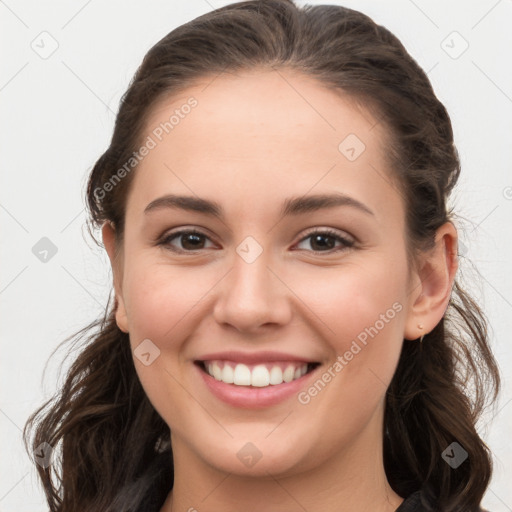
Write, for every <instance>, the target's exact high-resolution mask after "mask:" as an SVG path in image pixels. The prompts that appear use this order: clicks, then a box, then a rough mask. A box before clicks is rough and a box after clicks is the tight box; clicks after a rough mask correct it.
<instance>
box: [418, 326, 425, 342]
mask: <svg viewBox="0 0 512 512" xmlns="http://www.w3.org/2000/svg"><path fill="white" fill-rule="evenodd" d="M418 329H422V330H423V324H418ZM424 337H425V335H424V334H422V335H421V337H420V343H422V342H423V338H424Z"/></svg>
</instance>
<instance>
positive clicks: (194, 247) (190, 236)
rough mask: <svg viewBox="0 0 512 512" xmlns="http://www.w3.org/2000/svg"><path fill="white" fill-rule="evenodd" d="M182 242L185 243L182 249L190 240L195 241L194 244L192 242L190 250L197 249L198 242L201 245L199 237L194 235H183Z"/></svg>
mask: <svg viewBox="0 0 512 512" xmlns="http://www.w3.org/2000/svg"><path fill="white" fill-rule="evenodd" d="M184 240H185V243H183V244H182V245H183V247H185V248H186V247H187V243H188V242H189V241H190V240H195V242H196V243H194V242H192V244H191V245H192V247H191V248H192V249H197V242H199V244H200V243H201V240H200V235H195V234H189V235H184Z"/></svg>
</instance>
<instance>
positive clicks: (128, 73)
mask: <svg viewBox="0 0 512 512" xmlns="http://www.w3.org/2000/svg"><path fill="white" fill-rule="evenodd" d="M226 3H229V2H221V1H213V0H209V1H206V0H193V1H187V2H178V1H176V0H174V1H167V2H164V1H157V0H155V1H152V2H142V1H141V2H134V1H121V0H113V1H109V2H100V1H98V0H89V1H74V2H71V1H66V2H64V1H60V2H57V1H50V2H37V1H36V0H28V1H25V2H23V4H21V3H19V2H16V1H15V0H5V1H0V24H1V26H0V48H1V52H2V55H1V67H0V69H1V74H0V109H1V112H0V119H1V124H0V126H1V135H0V137H1V142H2V145H1V160H0V162H1V170H2V173H1V180H2V181H1V187H0V222H1V225H2V237H1V251H2V266H1V273H0V300H1V314H2V317H1V318H2V321H1V323H0V329H1V354H0V357H1V388H0V389H1V396H0V446H1V458H0V461H1V468H0V512H14V511H16V512H24V511H29V510H30V511H32V512H38V511H43V510H47V508H46V506H45V501H44V498H43V492H42V489H41V488H40V486H39V483H38V480H37V478H36V471H35V468H33V467H32V465H31V463H30V461H29V459H28V457H27V455H26V453H25V450H24V448H23V445H22V443H21V429H22V428H23V425H24V423H25V421H26V419H27V417H28V415H29V414H30V413H31V412H32V411H33V410H34V409H35V408H36V407H37V406H38V405H40V404H41V403H42V401H43V399H48V398H49V397H50V396H51V395H52V394H53V392H54V391H55V387H56V384H57V373H56V370H57V368H58V363H60V362H61V360H62V357H63V356H64V354H63V353H62V352H58V353H57V354H56V356H55V357H54V358H52V360H50V363H49V366H48V370H47V373H46V374H45V379H44V380H42V376H43V375H42V372H43V368H44V365H45V363H46V361H47V360H48V358H49V356H50V353H51V352H52V351H53V350H54V349H55V348H56V347H57V345H58V344H59V343H60V342H61V341H62V340H63V339H64V338H65V337H67V336H69V335H71V334H73V333H74V332H76V331H77V330H78V329H79V328H81V327H83V326H85V325H86V324H87V323H89V322H90V321H91V320H93V319H95V318H97V317H98V316H99V315H101V314H102V312H103V310H104V306H105V304H106V300H107V296H108V291H109V288H110V282H111V276H110V271H109V266H108V260H107V258H106V256H105V255H104V254H103V250H102V249H100V248H98V247H96V246H95V245H94V244H93V243H92V241H91V240H90V238H89V237H88V235H87V232H86V230H85V212H84V204H85V203H84V199H83V197H84V187H85V183H86V177H87V175H88V173H89V171H90V169H91V167H92V165H93V164H94V162H95V161H96V159H97V158H98V157H99V156H100V155H101V153H102V152H103V151H104V150H105V149H106V148H107V146H108V143H109V140H110V137H111V135H112V128H113V123H114V119H115V112H116V111H117V106H118V102H119V100H120V97H121V95H122V94H123V93H124V91H125V90H126V88H127V86H128V83H129V81H130V79H131V77H132V75H133V73H134V72H135V70H136V68H137V67H138V65H139V64H140V62H141V60H142V58H143V56H144V54H145V53H146V52H147V50H148V49H149V48H150V47H151V46H152V45H153V44H154V43H156V42H157V41H158V40H159V39H160V38H161V37H163V36H164V35H165V34H167V33H168V32H170V31H171V30H172V29H174V28H175V27H177V26H178V25H181V24H182V23H184V22H186V21H189V20H190V19H192V18H194V17H196V16H198V15H200V14H203V13H206V12H208V11H210V10H212V9H213V8H217V7H220V6H221V5H225V4H226ZM302 3H303V2H301V4H302ZM309 3H315V4H316V3H325V2H309ZM340 3H341V2H340ZM343 5H345V6H347V7H352V8H355V9H358V10H361V11H362V12H364V13H366V14H368V15H370V16H371V17H372V18H373V19H374V20H375V21H377V22H378V23H380V24H383V25H384V26H386V27H387V28H389V29H390V30H391V31H392V32H393V33H395V34H396V35H397V36H398V37H399V38H400V39H401V41H402V42H403V43H404V45H405V46H406V48H407V49H408V50H409V52H410V53H411V54H412V55H413V57H414V58H416V60H417V61H418V62H419V64H420V65H421V66H422V67H423V68H424V69H425V70H426V71H428V73H429V77H430V79H431V81H432V83H433V85H434V89H435V91H436V93H437V95H438V97H439V98H440V99H441V101H443V102H444V103H445V105H446V106H447V108H448V111H449V113H450V115H451V118H452V122H453V126H454V131H455V139H456V144H457V146H458V149H459V152H460V156H461V160H462V167H463V172H462V176H461V180H460V182H459V185H458V187H457V190H456V193H455V194H454V196H453V204H454V205H455V207H456V209H457V210H456V211H458V213H459V215H460V216H461V217H462V218H463V219H465V221H464V223H463V224H460V226H461V227H462V228H463V230H464V231H463V232H462V233H461V237H462V241H463V244H464V245H465V246H466V247H467V252H466V254H465V258H464V259H465V260H471V261H472V262H473V263H474V264H475V265H476V267H477V269H478V272H479V274H477V273H476V271H475V270H471V273H470V274H467V275H468V276H469V279H470V280H471V282H472V283H473V284H474V292H475V294H476V295H477V297H478V300H479V302H480V304H481V306H483V308H484V310H485V311H486V313H487V315H488V317H489V319H490V323H491V325H492V339H491V341H492V347H493V350H494V351H495V354H496V356H497V358H498V361H499V363H500V367H501V369H502V371H503V380H504V386H503V391H502V393H501V396H500V401H499V403H498V405H497V407H496V410H495V417H494V420H493V421H492V422H491V419H492V418H491V415H490V414H489V415H488V416H487V417H486V418H484V421H482V422H481V423H480V425H479V432H480V434H481V435H482V436H483V437H484V439H485V440H486V442H487V443H488V445H489V447H490V448H491V450H492V452H493V456H494V462H495V473H494V476H493V479H492V482H491V484H490V487H489V488H488V491H487V494H486V496H485V498H484V500H483V505H484V506H485V507H486V508H488V509H489V510H491V512H501V511H512V487H511V486H510V483H509V482H510V470H511V469H512V445H511V441H510V439H511V437H512V436H511V434H512V403H511V402H512V384H511V379H510V374H511V371H510V368H511V367H512V350H511V338H510V332H511V322H510V318H511V316H512V277H511V276H512V272H511V263H512V243H511V236H510V233H511V229H510V224H511V223H510V221H511V219H512V189H511V187H512V173H511V167H510V166H511V162H512V71H511V69H512V68H511V62H512V61H511V50H512V30H511V29H510V27H511V26H512V1H511V0H498V1H497V0H478V1H476V0H473V1H471V2H469V1H461V0H458V1H451V2H445V1H442V0H435V1H432V0H430V1H427V0H414V1H413V0H394V1H386V2H383V1H380V0H366V1H365V0H359V1H355V0H354V1H348V0H347V1H345V2H343ZM43 31H46V32H48V33H49V34H50V35H51V37H50V36H48V35H43V36H40V34H41V32H43ZM453 31H457V32H458V33H459V34H460V35H461V36H462V38H464V40H465V41H467V43H468V44H469V47H468V48H467V50H466V51H465V52H464V53H462V55H460V56H459V57H458V58H453V56H454V55H455V54H457V53H458V52H459V51H460V50H461V49H463V46H462V45H463V44H465V43H464V40H463V39H460V38H458V36H456V35H455V36H454V35H453V34H452V33H453ZM42 37H44V38H46V39H45V43H44V45H45V48H46V49H48V48H51V44H52V43H51V38H53V39H54V40H55V41H56V43H54V44H58V48H57V49H56V51H55V52H54V53H53V54H52V55H51V56H49V57H48V58H46V59H43V58H41V57H40V56H39V54H38V53H36V52H35V51H34V50H33V49H32V47H31V45H33V46H35V45H36V44H38V45H39V46H40V47H41V46H42V45H43V43H41V42H40V41H41V38H42ZM447 37H448V39H447ZM33 41H34V43H33ZM443 41H445V42H444V43H443ZM449 47H452V48H451V49H450V48H449ZM40 51H42V50H40ZM447 51H448V52H451V53H452V56H450V55H449V54H448V53H447ZM42 237H48V238H49V239H50V240H51V241H52V242H53V243H54V244H55V246H56V247H57V249H58V252H57V254H56V255H55V256H54V257H53V258H51V259H50V260H49V261H48V262H46V263H43V262H41V261H40V260H39V259H38V258H36V256H35V255H34V254H33V253H32V247H33V246H34V245H35V244H36V243H37V242H38V241H39V240H40V239H41V238H42ZM463 263H464V262H463ZM465 267H466V266H465V265H463V268H465ZM467 268H468V272H469V271H470V267H467ZM67 366H68V365H67V364H66V365H65V366H64V368H67ZM507 470H508V473H509V477H508V478H507V476H506V474H507ZM507 481H508V485H507Z"/></svg>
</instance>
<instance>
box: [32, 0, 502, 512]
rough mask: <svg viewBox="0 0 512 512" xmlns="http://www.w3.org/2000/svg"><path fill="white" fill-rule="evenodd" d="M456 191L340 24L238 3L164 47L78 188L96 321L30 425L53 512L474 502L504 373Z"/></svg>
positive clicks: (338, 14)
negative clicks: (469, 270)
mask: <svg viewBox="0 0 512 512" xmlns="http://www.w3.org/2000/svg"><path fill="white" fill-rule="evenodd" d="M459 173H460V165H459V160H458V156H457V152H456V149H455V147H454V145H453V134H452V127H451V123H450V119H449V117H448V114H447V112H446V110H445V108H444V107H443V105H442V104H441V103H440V102H439V100H438V99H437V98H436V96H435V94H434V92H433V90H432V87H431V85H430V82H429V80H428V78H427V76H426V74H425V73H424V72H423V70H421V68H420V67H419V66H418V65H417V63H416V62H415V61H414V60H413V59H412V58H411V57H410V56H409V54H408V53H407V52H406V50H405V49H404V47H403V46H402V45H401V43H400V42H399V41H398V40H397V39H396V37H394V36H393V35H392V34H391V33H390V32H389V31H387V30H386V29H385V28H383V27H381V26H379V25H376V24H375V23H374V22H373V21H372V20H371V19H370V18H368V17H367V16H365V15H363V14H361V13H359V12H357V11H353V10H350V9H346V8H343V7H337V6H316V7H310V6H308V7H304V8H299V7H297V6H295V5H294V4H293V3H292V2H291V1H289V0H268V1H263V2H261V1H249V2H241V3H236V4H231V5H228V6H226V7H223V8H220V9H217V10H215V11H213V12H210V13H208V14H206V15H204V16H201V17H199V18H197V19H195V20H193V21H191V22H190V23H187V24H185V25H183V26H181V27H179V28H177V29H176V30H174V31H172V32H171V33H170V34H168V35H167V36H166V37H164V38H163V39H162V40H161V41H160V42H158V43H157V44H156V45H155V46H154V47H153V48H152V49H151V50H150V51H149V52H148V54H147V55H146V57H145V58H144V61H143V62H142V65H141V67H140V68H139V69H138V71H137V73H136V75H135V77H134V79H133V81H132V83H131V84H130V86H129V88H128V91H127V92H126V94H125V95H124V97H123V99H122V101H121V106H120V109H119V113H118V115H117V120H116V125H115V129H114V134H113V137H112V140H111V143H110V146H109V148H108V149H107V151H106V152H105V153H104V154H103V155H102V156H101V157H100V158H99V160H98V161H97V163H96V165H95V166H94V168H93V170H92V172H91V175H90V178H89V183H88V191H87V199H88V206H89V210H90V215H91V222H92V227H94V228H101V231H102V239H103V243H104V246H105V249H106V251H107V254H108V256H109V258H110V262H111V265H112V270H113V287H114V291H115V300H114V303H113V304H112V305H109V307H107V310H106V312H105V317H104V318H103V319H101V320H99V321H98V322H96V323H95V324H94V325H93V326H89V327H88V328H86V329H84V330H83V331H82V332H81V334H85V333H86V332H87V330H88V329H89V328H91V327H95V330H94V331H93V332H92V333H91V334H90V335H89V338H88V339H89V343H88V344H87V345H86V346H85V347H84V348H83V349H82V352H81V353H80V355H79V357H78V358H77V359H76V361H75V362H74V365H73V366H72V368H71V369H70V371H69V374H68V377H67V380H66V382H65V385H64V387H63V389H62V390H61V392H60V394H59V395H58V396H56V397H55V399H54V401H53V402H52V403H51V404H50V403H47V404H45V406H43V407H41V408H40V409H39V410H38V411H36V412H35V413H34V414H33V415H32V416H31V418H29V421H28V422H27V426H26V430H27V431H28V430H29V429H30V428H33V427H34V425H35V423H36V421H37V428H35V435H34V438H33V440H32V442H31V451H32V450H34V449H35V448H36V447H38V446H40V445H41V443H43V442H46V443H48V444H49V445H50V446H52V447H57V445H59V446H61V447H62V459H61V461H62V470H61V474H60V475H59V478H61V480H62V486H61V487H60V488H59V487H57V486H56V485H55V483H54V481H53V478H54V475H53V474H52V472H54V471H55V469H54V467H53V466H54V464H52V465H49V466H48V467H41V466H38V471H39V475H40V477H41V479H42V482H43V484H44V487H45V492H46V496H47V500H48V503H49V506H50V509H51V511H52V512H53V511H55V512H56V511H62V512H74V511H82V510H94V511H141V512H142V511H148V512H149V511H152V512H153V511H154V512H158V511H159V512H176V511H178V510H188V511H193V510H198V511H203V510H204V511H232V510H237V511H238V510H246V511H253V510H254V511H255V510H269V511H273V512H280V511H288V512H289V511H299V510H307V511H309V512H314V511H318V510H323V511H325V510H329V511H331V510H332V511H334V510H336V511H342V510H343V511H355V510H357V511H359V510H372V511H386V512H387V511H389V512H391V511H396V512H412V511H427V510H428V511H430V510H432V511H434V510H437V511H450V512H451V511H479V510H482V509H481V508H480V502H481V499H482V497H483V495H484V493H485V490H486V488H487V485H488V483H489V481H490V478H491V470H492V458H491V454H490V452H489V450H488V448H487V446H486V445H485V443H484V442H483V440H482V439H481V438H480V437H479V435H478V433H477V431H476V429H475V424H476V421H477V419H478V417H479V415H480V413H481V411H482V410H483V407H484V405H485V404H486V400H487V399H489V401H490V402H492V401H494V400H495V399H496V397H497V394H498V390H499V385H500V377H499V373H498V368H497V364H496V361H495V359H494V357H493V355H492V353H491V351H490V348H489V345H488V339H487V334H486V322H485V318H484V316H483V314H482V312H481V311H480V310H479V308H478V306H477V305H476V304H475V303H474V301H473V300H472V299H471V298H470V297H469V296H468V295H467V294H466V293H465V292H464V291H463V289H462V288H461V287H460V286H459V285H458V282H457V280H456V275H457V268H458V264H457V230H456V228H455V225H454V223H453V216H452V212H451V211H449V210H448V208H447V200H448V197H449V194H450V192H451V190H452V188H453V187H454V185H455V183H456V181H457V179H458V176H459ZM470 384H472V385H473V386H474V390H475V393H474V396H473V397H472V399H470V398H469V394H468V386H469V385H470ZM47 407H48V408H47Z"/></svg>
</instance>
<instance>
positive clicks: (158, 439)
mask: <svg viewBox="0 0 512 512" xmlns="http://www.w3.org/2000/svg"><path fill="white" fill-rule="evenodd" d="M256 68H262V69H275V70H279V69H285V68H288V69H293V70H296V71H299V72H301V73H302V74H303V75H305V76H309V77H313V78H315V79H316V80H317V81H318V82H319V83H321V84H323V85H324V86H326V87H329V88H332V89H333V90H338V91H340V92H341V93H343V94H347V95H349V96H351V97H353V98H354V99H356V100H357V101H360V102H362V104H364V105H366V106H368V107H369V108H371V109H372V112H373V113H374V114H375V115H376V116H377V118H378V119H379V122H382V123H384V126H386V128H387V130H388V132H389V134H390V140H391V141H392V144H391V147H390V152H389V158H390V159H391V163H392V165H391V168H392V169H393V178H394V180H395V181H396V182H397V183H398V184H399V187H400V190H401V193H402V194H403V197H404V200H405V205H406V225H407V244H408V247H409V248H410V249H411V251H412V252H411V254H418V252H419V251H421V250H424V249H426V248H428V247H431V246H432V243H433V240H434V236H435V232H436V230H437V228H439V227H440V226H441V225H442V224H443V223H445V222H446V221H447V220H450V219H451V218H452V212H451V211H448V209H447V200H448V197H449V194H450V192H451V190H452V188H453V187H454V185H455V183H456V182H457V179H458V177H459V173H460V162H459V158H458V154H457V150H456V148H455V146H454V141H453V132H452V126H451V122H450V119H449V116H448V114H447V112H446V109H445V107H444V106H443V105H442V104H441V102H440V101H439V100H438V99H437V97H436V95H435V93H434V91H433V89H432V86H431V84H430V82H429V80H428V77H427V76H426V74H425V72H424V71H423V70H422V69H421V67H420V66H419V65H418V64H417V63H416V61H415V60H414V59H413V58H412V57H411V56H410V55H409V54H408V53H407V51H406V50H405V48H404V46H403V45H402V44H401V43H400V41H399V40H398V39H397V38H396V37H395V36H394V35H393V34H391V33H390V32H389V31H388V30H387V29H386V28H384V27H382V26H380V25H378V24H376V23H375V22H374V21H373V20H372V19H371V18H369V17H368V16H366V15H364V14H362V13H360V12H357V11H354V10H351V9H347V8H344V7H340V6H330V5H319V6H304V7H300V8H299V7H298V6H296V5H295V4H294V3H293V2H292V1H291V0H264V1H258V0H253V1H247V2H239V3H235V4H231V5H227V6H225V7H222V8H219V9H217V10H214V11H212V12H209V13H207V14H205V15H203V16H200V17H198V18H196V19H194V20H192V21H190V22H189V23H186V24H184V25H182V26H180V27H178V28H176V29H175V30H173V31H172V32H170V33H169V34H168V35H166V36H165V37H164V38H163V39H161V40H160V41H159V42H158V43H157V44H155V45H154V46H153V47H152V48H151V49H150V50H149V52H148V53H147V54H146V56H145V57H144V59H143V62H142V64H141V65H140V67H139V68H138V70H137V71H136V73H135V76H134V77H133V79H132V81H131V83H130V85H129V87H128V90H127V91H126V93H125V94H124V95H123V97H122V99H121V102H120V106H119V111H118V114H117V117H116V122H115V127H114V132H113V135H112V139H111V141H110V145H109V146H108V148H107V149H106V151H105V152H104V153H103V154H102V155H101V156H100V157H99V159H98V160H97V162H96V164H95V165H94V167H93V169H92V171H91V173H90V176H89V180H88V185H87V198H86V200H87V206H88V210H89V214H90V218H89V221H88V226H89V229H90V230H91V234H92V233H93V231H94V230H95V229H97V228H99V227H100V226H101V225H102V224H103V222H104V221H110V222H112V223H113V225H114V227H115V230H116V239H117V240H118V241H119V240H121V239H122V236H123V231H124V218H125V208H126V198H127V194H128V191H129V187H130V184H131V183H132V181H133V175H134V173H135V172H137V171H136V166H135V167H134V169H133V170H132V171H131V172H128V173H127V172H125V173H124V174H123V178H122V179H121V180H117V182H116V183H115V186H110V187H108V183H111V184H112V179H113V178H115V175H116V173H117V177H119V170H120V169H122V168H123V166H125V164H126V162H128V161H129V160H130V158H131V157H132V155H133V153H134V151H137V149H138V148H140V146H141V143H142V140H143V137H144V135H145V134H144V129H145V126H146V121H147V119H148V116H149V114H150V113H151V109H152V107H154V106H155V104H156V102H157V101H159V100H162V99H164V98H166V97H168V96H169V95H170V94H174V93H176V92H178V91H182V90H185V89H186V88H187V87H189V86H191V85H194V83H195V81H196V80H198V79H202V78H205V77H215V76H216V75H219V74H221V73H223V72H228V73H233V72H237V71H240V70H249V69H256ZM125 169H126V167H125ZM105 190H108V193H105ZM93 237H94V234H93ZM459 274H460V269H459ZM459 274H458V275H457V276H456V281H455V284H454V287H453V289H452V294H451V298H450V302H449V306H448V309H447V311H446V313H445V315H444V317H443V318H442V319H441V321H440V322H439V323H438V325H437V326H436V327H435V328H434V329H433V330H432V331H431V332H430V333H428V334H427V335H426V336H425V338H424V340H423V343H421V344H420V343H418V342H414V341H408V340H404V342H403V346H402V350H401V354H400V359H399V362H398V366H397V369H396V372H395V374H394V376H393V379H392V382H391V384H390V386H389V388H388V390H387V393H386V403H385V415H384V432H383V433H384V446H383V450H384V466H385V471H386V476H387V478H388V481H389V483H390V485H391V486H392V488H393V490H394V491H395V492H396V493H397V494H399V495H400V496H402V497H406V496H408V495H409V494H411V493H412V492H414V491H416V490H419V489H422V491H423V492H424V494H425V496H426V497H428V498H429V500H428V501H429V503H430V505H428V504H426V506H428V507H431V510H443V511H446V512H455V511H465V512H476V511H478V510H479V505H480V502H481V499H482V497H483V495H484V493H485V491H486V488H487V486H488V484H489V482H490V478H491V474H492V455H491V453H490V450H489V449H488V447H487V446H486V444H485V443H484V441H483V440H482V439H481V438H480V437H479V434H478V433H477V430H476V425H477V421H478V419H479V418H480V416H481V413H482V412H483V411H484V409H485V408H486V406H487V405H489V404H492V403H494V402H495V400H496V398H497V396H498V393H499V389H500V374H499V370H498V366H497V363H496V361H495V359H494V356H493V354H492V352H491V349H490V347H489V341H488V334H487V320H486V318H485V316H484V314H483V312H482V311H481V310H480V309H479V307H478V305H477V304H476V303H475V301H474V299H472V298H471V297H470V295H469V294H468V293H466V292H465V291H464V289H463V288H462V286H461V285H460V280H459V278H460V275H459ZM115 308H116V303H115V301H114V302H113V303H112V301H111V300H109V301H108V304H107V306H106V310H105V314H104V316H103V317H102V318H100V319H99V320H97V321H95V322H94V323H93V324H91V325H89V326H87V327H85V328H84V329H82V331H80V332H79V333H77V335H76V336H75V342H80V343H81V349H80V352H79V355H78V357H76V359H75V360H74V363H73V365H72V366H71V367H70V369H69V371H68V373H67V376H66V380H65V383H64V385H63V387H62V389H60V390H59V392H58V393H56V395H55V396H54V397H53V398H52V399H50V400H48V401H47V402H46V403H45V404H43V405H42V406H41V407H40V408H39V409H38V410H37V411H35V412H34V413H33V414H32V415H31V416H30V418H29V419H28V421H27V423H26V425H25V429H24V440H25V446H26V448H27V451H28V452H29V454H32V453H33V451H34V450H35V449H36V448H37V447H38V446H40V445H41V443H43V442H47V443H48V444H50V445H51V446H52V447H53V448H54V450H55V453H58V459H57V460H58V462H59V464H57V463H53V464H50V465H49V466H48V467H42V466H41V465H36V467H37V470H38V474H39V477H40V479H41V482H42V484H43V488H44V491H45V494H46V498H47V501H48V504H49V507H50V511H51V512H79V511H85V510H94V511H95V512H107V511H108V512H114V511H132V510H135V509H137V507H138V506H139V504H140V503H141V501H142V499H143V497H144V495H145V494H146V493H147V492H148V490H149V489H150V488H151V487H152V486H153V485H154V482H155V481H157V480H158V479H164V478H168V477H169V474H166V475H164V474H163V473H162V471H161V470H159V469H158V468H159V467H161V466H159V461H162V458H164V459H165V460H167V461H168V467H169V468H172V450H171V446H170V431H169V427H168V426H167V425H166V423H165V422H164V421H163V420H162V418H161V417H160V416H159V414H158V413H157V412H156V410H155V409H154V408H153V406H152V405H151V403H150V402H149V400H148V398H147V396H146V394H145V392H144V390H143V388H142V386H141V384H140V382H139V380H138V377H137V374H136V372H135V367H134V362H133V356H132V353H131V350H130V344H129V337H128V335H127V334H125V333H123V332H122V331H121V330H120V329H119V328H118V327H117V325H116V322H115V317H114V313H115ZM65 341H69V340H65ZM32 431H34V432H33V438H32V439H31V440H30V441H29V432H32ZM452 443H458V444H459V445H460V446H461V447H462V448H463V449H464V450H465V451H466V452H467V454H468V455H467V459H466V460H465V461H464V462H463V463H462V464H460V466H459V467H457V468H456V469H454V468H452V467H451V466H450V465H449V464H448V463H447V462H446V460H445V459H444V458H443V455H442V454H443V452H445V450H446V449H447V448H449V447H450V445H452ZM452 446H453V445H452ZM57 448H59V449H58V450H57ZM56 458H57V456H56ZM170 475H171V476H170V477H169V489H168V490H170V486H172V474H170ZM162 481H163V480H162Z"/></svg>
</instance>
